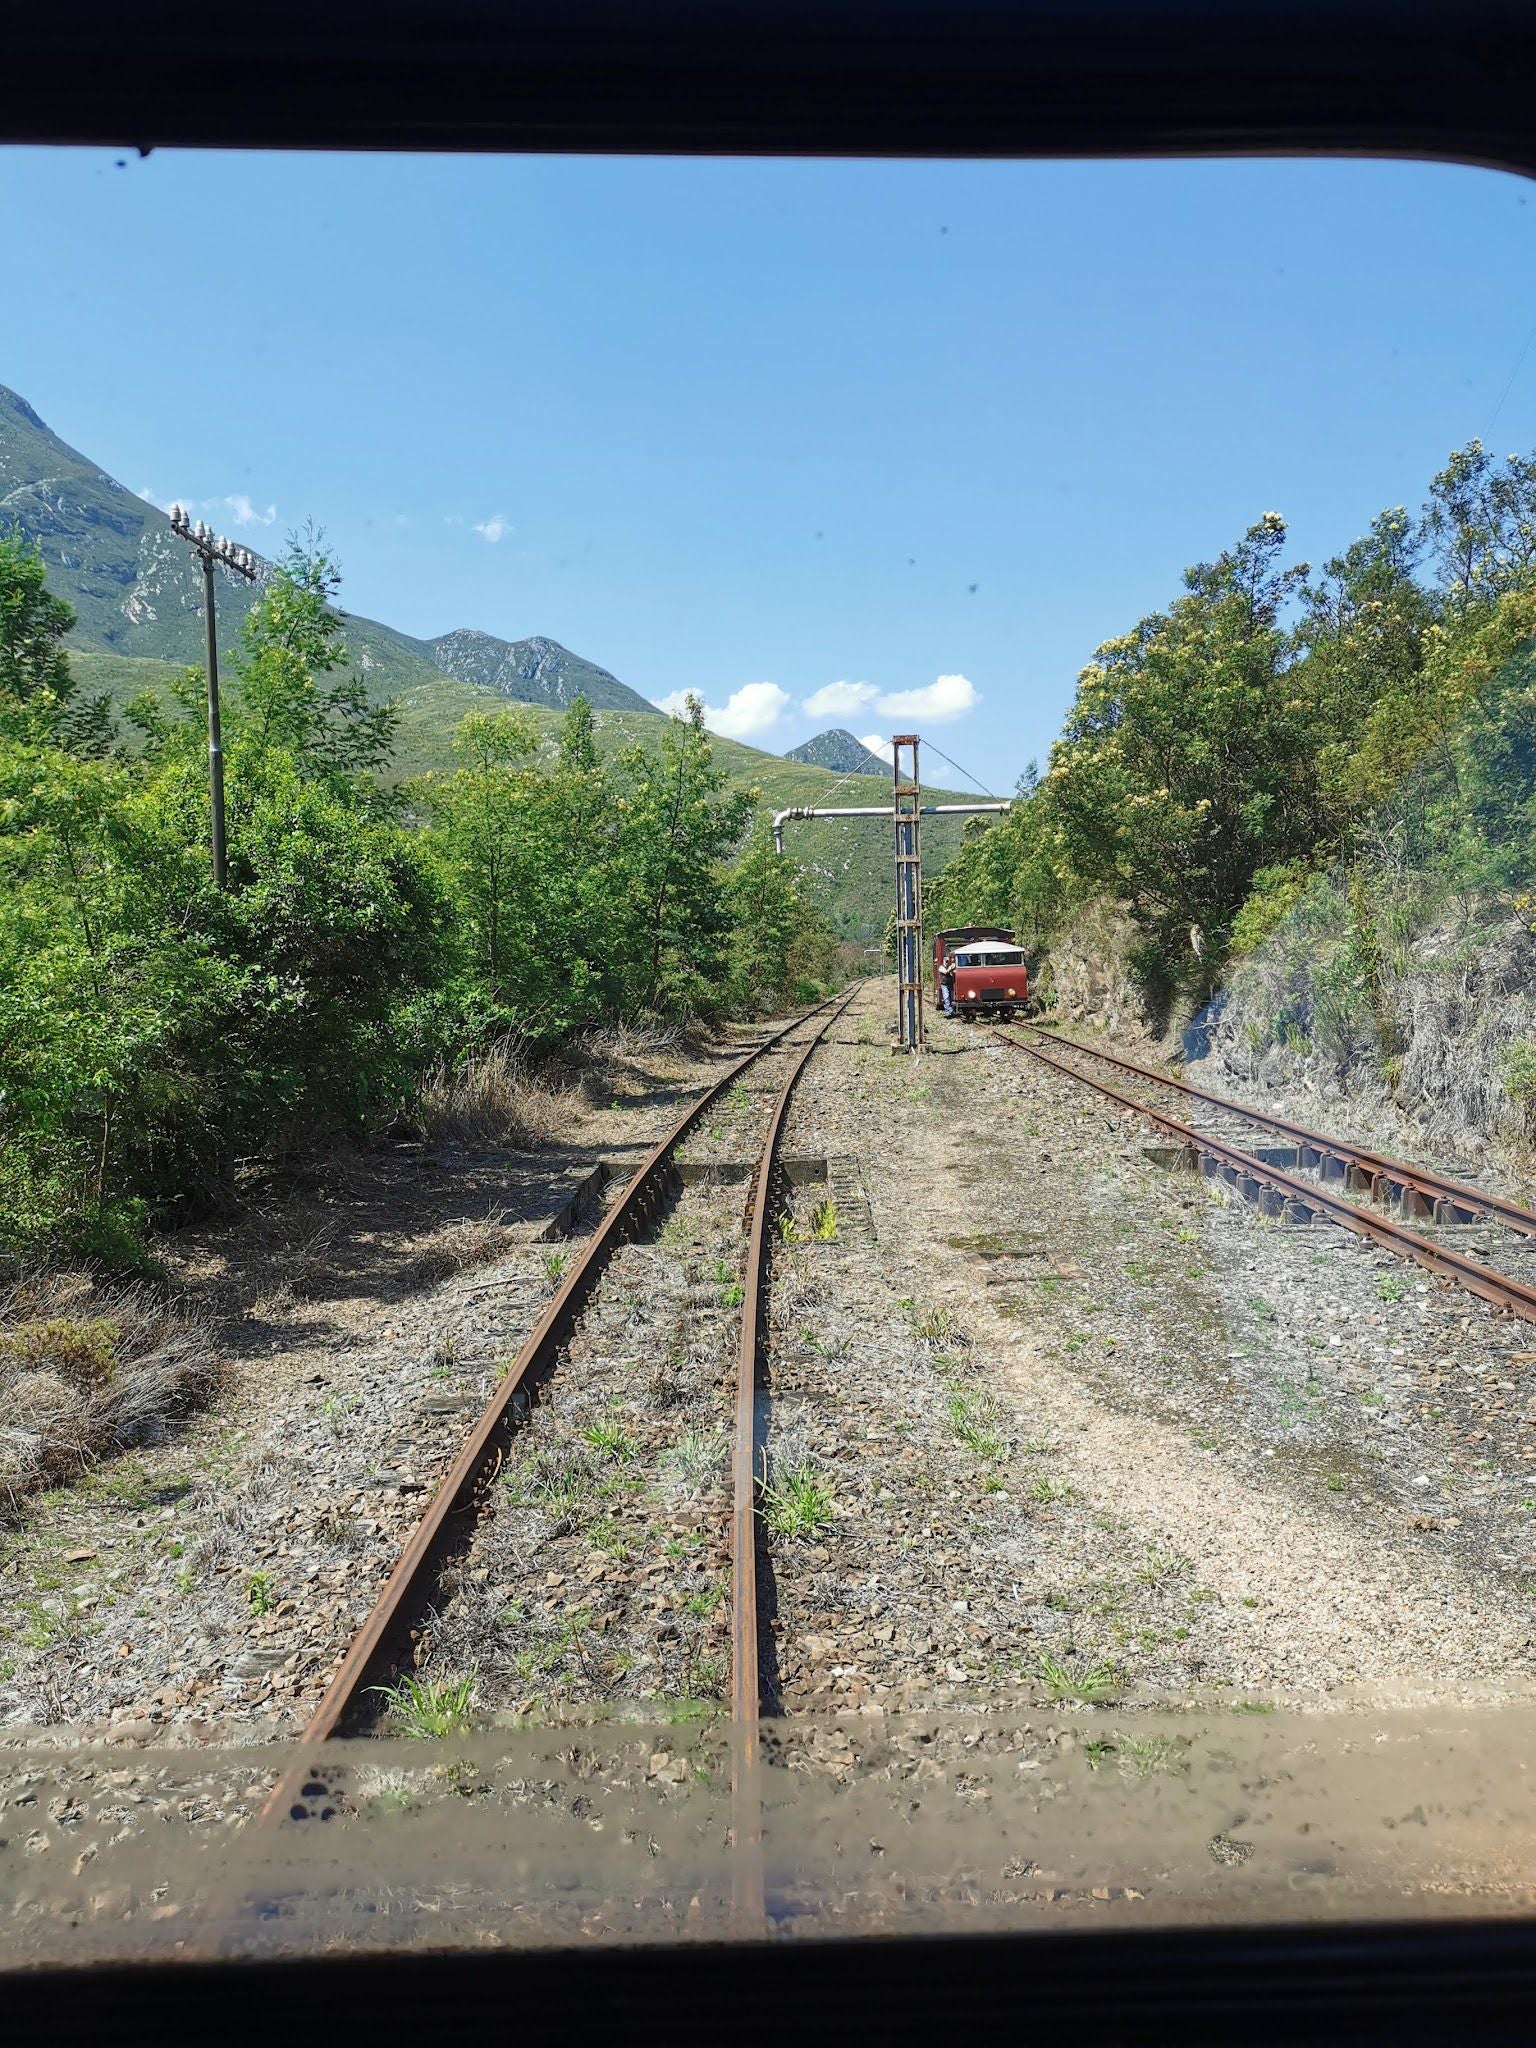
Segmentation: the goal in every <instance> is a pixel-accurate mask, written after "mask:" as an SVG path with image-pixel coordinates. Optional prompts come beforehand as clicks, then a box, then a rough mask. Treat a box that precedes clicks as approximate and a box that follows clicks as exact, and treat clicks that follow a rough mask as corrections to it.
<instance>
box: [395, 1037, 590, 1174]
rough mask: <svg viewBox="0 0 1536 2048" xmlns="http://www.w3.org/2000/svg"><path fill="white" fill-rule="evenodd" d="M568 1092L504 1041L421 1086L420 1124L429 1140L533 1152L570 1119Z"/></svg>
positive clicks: (437, 1075)
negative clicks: (504, 1146) (553, 1082)
mask: <svg viewBox="0 0 1536 2048" xmlns="http://www.w3.org/2000/svg"><path fill="white" fill-rule="evenodd" d="M566 1097H567V1091H566V1090H565V1089H564V1088H561V1087H557V1086H554V1085H552V1084H551V1079H550V1076H549V1074H548V1072H547V1071H545V1072H543V1073H540V1072H538V1071H536V1070H535V1068H534V1066H533V1064H532V1062H531V1061H530V1060H529V1059H528V1058H527V1056H526V1055H525V1054H524V1053H522V1052H521V1051H519V1049H518V1048H517V1047H516V1046H515V1045H514V1044H512V1043H511V1041H510V1040H506V1039H503V1040H501V1041H500V1042H499V1043H497V1044H496V1045H492V1046H489V1047H487V1048H486V1050H485V1051H484V1052H479V1053H475V1054H473V1055H471V1056H470V1057H469V1058H468V1059H465V1060H461V1061H459V1062H458V1063H457V1064H456V1065H455V1066H452V1067H440V1068H439V1069H438V1070H437V1072H436V1073H435V1074H433V1075H432V1076H431V1077H430V1078H429V1080H428V1081H427V1084H426V1087H425V1088H424V1089H423V1090H422V1097H421V1108H420V1112H419V1118H418V1120H419V1122H420V1125H421V1131H422V1135H423V1137H425V1138H426V1139H427V1140H428V1142H429V1143H433V1144H445V1143H453V1144H459V1145H506V1146H510V1147H511V1148H513V1149H514V1150H516V1151H532V1150H533V1149H534V1148H535V1147H537V1146H539V1145H546V1144H548V1143H549V1142H550V1140H551V1139H552V1138H554V1137H555V1136H556V1135H557V1134H558V1132H559V1131H560V1129H561V1128H562V1126H563V1125H564V1123H565V1122H566V1121H567V1119H568V1109H569V1104H568V1102H567V1099H566Z"/></svg>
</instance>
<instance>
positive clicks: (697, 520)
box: [0, 150, 1536, 790]
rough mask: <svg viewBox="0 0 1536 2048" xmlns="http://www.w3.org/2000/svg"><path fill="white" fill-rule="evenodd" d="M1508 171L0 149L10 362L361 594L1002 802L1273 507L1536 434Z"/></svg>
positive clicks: (150, 484)
mask: <svg viewBox="0 0 1536 2048" xmlns="http://www.w3.org/2000/svg"><path fill="white" fill-rule="evenodd" d="M1530 192H1531V188H1530V187H1528V186H1527V185H1526V184H1524V183H1523V182H1522V181H1520V180H1517V179H1514V178H1510V177H1506V176H1503V175H1500V174H1497V173H1493V172H1486V171H1477V170H1469V169H1462V168H1457V167H1446V166H1437V165H1396V164H1379V163H1326V164H1324V163H1313V164H1303V163H1243V164H1155V165H1154V164H1100V165H1086V166H1083V165H996V164H967V165H953V164H900V163H898V164H868V163H853V164H840V163H791V164H774V163H757V162H743V163H716V162H701V163H687V162H637V161H615V160H602V161H592V160H559V159H537V160H515V159H512V160H498V161H488V160H477V159H473V158H462V159H450V158H431V159H399V158H362V157H350V158H349V157H334V158H326V157H289V158H281V157H261V156H256V155H231V156H223V157H220V156H213V155H179V156H178V155H157V156H155V157H152V158H150V159H149V160H147V161H140V160H138V159H137V158H133V157H126V158H124V157H121V156H119V155H118V154H116V153H113V152H102V151H94V150H93V151H73V152H52V153H50V152H44V151H10V152H6V153H4V154H3V155H0V222H3V229H0V233H3V236H4V242H5V256H6V272H5V274H6V276H7V278H8V279H9V280H10V283H11V289H10V290H9V291H8V292H7V294H6V296H5V303H4V304H3V305H0V382H4V383H8V384H10V385H12V386H13V387H14V388H16V389H17V390H19V391H20V392H21V393H22V394H23V395H24V396H25V397H27V398H28V399H29V400H30V401H31V402H32V404H33V405H34V406H36V407H37V409H38V410H39V411H40V412H41V414H42V415H43V417H44V418H45V419H46V420H47V421H48V422H49V424H50V425H51V426H52V427H54V429H55V430H56V431H57V432H59V433H60V434H62V435H63V437H64V438H65V439H66V440H68V441H70V442H72V443H73V444H74V445H75V446H77V447H79V448H81V449H83V450H84V451H85V452H86V453H88V454H89V455H91V456H93V457H94V458H95V459H96V460H98V461H100V462H101V463H103V464H104V465H105V466H106V467H107V468H108V469H109V470H111V471H112V472H113V474H115V475H116V476H118V477H120V478H121V479H122V481H123V482H125V483H126V484H128V485H129V486H130V487H131V488H133V489H142V490H146V491H149V492H152V493H153V494H154V495H155V496H156V497H157V498H159V499H161V500H162V501H164V500H168V499H170V498H171V497H172V496H180V497H182V498H186V499H196V500H199V501H207V502H209V503H214V502H215V501H216V503H217V507H218V509H217V510H214V511H210V513H209V514H208V516H210V517H215V518H216V519H217V520H218V523H221V524H222V525H224V526H225V527H226V528H227V529H228V530H230V531H233V532H236V533H237V534H238V535H239V537H240V538H242V539H245V540H246V541H248V542H249V543H250V544H251V545H253V546H256V547H258V548H261V549H263V550H266V551H270V550H271V549H272V548H274V547H275V546H276V545H277V544H278V543H279V542H280V539H281V536H282V534H283V533H284V531H285V530H287V529H288V528H289V527H292V526H296V525H299V524H301V523H302V522H303V521H304V520H306V519H309V518H313V519H314V520H315V521H317V522H318V523H319V524H320V525H321V526H323V527H324V528H325V530H326V532H327V534H328V536H329V537H330V540H331V541H332V543H333V545H334V547H335V549H336V551H337V553H338V554H339V556H340V558H341V561H342V564H343V568H344V571H345V585H344V601H345V603H346V604H347V605H348V607H349V608H350V609H352V610H355V611H358V612H361V613H364V614H368V615H371V616H373V617H377V618H380V619H384V620H386V621H388V622H389V623H390V624H393V625H396V626H399V627H401V628H403V629H404V630H406V631H408V632H413V633H418V634H422V635H429V636H430V635H433V634H437V633H441V632H445V631H447V630H448V629H449V628H451V627H455V626H464V625H473V626H480V627H483V628H485V629H486V630H488V631H490V632H494V633H499V634H503V635H505V636H507V637H509V638H516V637H519V636H521V635H524V634H528V633H547V634H550V635H552V636H553V637H554V638H556V639H558V640H561V641H563V642H565V643H566V645H568V646H570V647H573V648H575V649H577V650H578V651H580V652H581V653H582V654H584V655H587V656H589V657H590V658H591V659H593V660H595V661H598V662H600V663H602V664H603V665H604V666H606V667H608V668H610V669H612V670H613V671H614V672H615V673H616V674H617V675H619V676H621V677H622V678H623V679H624V680H625V681H626V682H628V683H630V684H632V685H633V686H634V687H635V688H636V689H638V690H641V691H642V692H643V693H644V694H645V695H647V696H648V697H651V698H653V699H657V700H666V699H668V698H670V697H672V696H673V695H674V694H675V693H681V692H684V691H690V690H691V691H697V692H698V693H699V694H700V695H702V696H703V697H704V699H705V701H706V702H707V703H708V704H709V705H710V706H711V707H713V708H714V712H715V714H716V715H717V718H718V720H719V722H720V723H721V726H722V729H729V730H734V731H735V732H737V733H738V734H739V735H740V736H741V737H745V738H748V739H751V740H752V741H753V742H754V743H756V744H759V745H763V746H767V747H769V748H772V749H774V750H775V751H778V750H781V749H783V748H784V747H787V746H790V745H792V744H794V743H795V742H796V741H798V740H800V739H802V738H805V737H806V736H808V735H809V734H810V733H812V732H814V731H816V730H818V729H819V728H820V727H821V726H824V725H827V724H834V723H835V724H844V725H848V726H851V727H852V728H853V729H854V730H855V731H856V732H859V733H861V734H865V733H878V732H889V731H890V730H892V729H905V728H908V727H910V728H912V729H916V730H918V731H920V732H923V733H924V734H925V735H928V736H930V737H931V738H932V739H933V740H934V741H935V742H936V743H937V745H938V746H940V747H942V748H943V749H944V750H945V752H947V753H948V754H950V755H951V756H953V757H954V758H955V759H957V760H958V761H959V762H961V763H962V764H963V765H964V766H966V767H967V768H968V769H970V770H971V771H972V772H973V773H974V774H975V775H976V776H977V777H978V778H980V779H981V780H982V781H983V782H984V783H985V784H986V785H987V786H989V787H991V788H993V789H998V790H1006V789H1007V787H1008V786H1009V785H1010V784H1011V782H1012V780H1013V778H1014V777H1015V776H1016V775H1017V773H1018V772H1019V770H1020V769H1021V768H1022V767H1023V766H1024V764H1025V762H1026V761H1027V760H1028V759H1029V758H1030V757H1031V756H1040V757H1043V756H1044V754H1045V752H1046V750H1047V748H1048V746H1049V744H1050V740H1051V738H1052V736H1053V734H1054V733H1055V731H1056V730H1057V728H1058V726H1059V723H1060V719H1061V715H1062V711H1063V709H1064V708H1065V706H1066V704H1067V702H1068V701H1069V699H1070V696H1071V692H1072V687H1073V682H1074V678H1075V676H1076V672H1077V670H1078V669H1079V668H1080V667H1081V666H1082V664H1083V663H1084V662H1085V661H1086V660H1087V659H1088V658H1089V657H1090V656H1091V654H1092V652H1093V649H1094V647H1095V646H1096V644H1097V643H1098V642H1099V641H1101V640H1103V639H1105V638H1107V637H1108V636H1109V635H1111V634H1113V633H1117V632H1120V631H1123V630H1124V629H1125V628H1127V627H1128V626H1129V625H1131V624H1132V623H1133V622H1134V621H1135V619H1136V618H1137V617H1138V616H1140V615H1141V614H1142V613H1143V612H1145V611H1147V610H1150V609H1152V608H1155V607H1157V606H1160V605H1162V604H1164V603H1166V602H1167V601H1168V599H1169V598H1170V597H1171V596H1173V595H1174V594H1175V592H1176V590H1177V587H1178V579H1179V575H1180V572H1181V571H1182V569H1183V568H1184V566H1185V565H1186V564H1187V563H1189V562H1192V561H1195V560H1198V559H1202V558H1206V557H1209V556H1210V555H1212V554H1214V553H1216V552H1217V551H1218V550H1219V549H1220V548H1222V547H1223V546H1224V545H1226V544H1228V543H1229V542H1231V541H1232V540H1233V539H1235V538H1236V536H1237V535H1238V534H1239V533H1240V532H1241V531H1242V529H1243V528H1244V527H1245V526H1246V525H1247V524H1249V523H1250V522H1251V521H1252V520H1254V519H1256V518H1257V517H1258V516H1259V515H1260V514H1261V513H1263V512H1265V511H1267V510H1270V509H1275V510H1278V511H1280V512H1282V513H1283V514H1284V515H1285V516H1286V518H1287V519H1288V520H1289V521H1290V523H1291V533H1292V539H1293V542H1294V550H1295V553H1296V554H1297V555H1299V556H1301V557H1304V558H1307V559H1310V560H1313V561H1321V560H1322V559H1324V558H1325V557H1326V556H1327V555H1328V554H1330V553H1332V552H1334V551H1336V550H1337V549H1339V548H1341V547H1342V546H1344V545H1345V544H1347V543H1348V541H1350V540H1351V539H1352V538H1353V537H1354V536H1355V535H1356V534H1358V533H1359V532H1360V531H1361V530H1362V529H1363V528H1364V527H1365V525H1366V523H1367V522H1368V521H1369V519H1370V518H1371V517H1372V515H1373V514H1374V513H1375V512H1376V511H1377V510H1379V509H1380V507H1381V506H1383V505H1385V504H1393V503H1399V502H1406V503H1408V504H1409V505H1417V503H1418V502H1419V501H1420V499H1421V497H1422V493H1423V487H1424V485H1425V484H1426V483H1427V481H1428V479H1429V477H1430V476H1431V474H1432V473H1433V472H1434V470H1435V469H1436V468H1437V467H1438V466H1439V465H1440V463H1441V462H1442V461H1443V459H1444V457H1445V455H1446V453H1447V452H1448V451H1449V450H1450V449H1451V448H1452V447H1453V446H1456V445H1458V444H1460V443H1462V442H1464V441H1466V440H1467V439H1469V438H1470V437H1471V436H1473V435H1475V434H1482V435H1485V436H1486V437H1487V438H1488V439H1489V440H1490V445H1492V446H1493V447H1494V448H1495V449H1496V450H1498V451H1499V452H1503V451H1505V450H1507V449H1514V448H1520V449H1529V448H1530V447H1532V446H1533V445H1536V347H1532V348H1531V349H1530V351H1529V353H1528V354H1527V355H1526V356H1525V358H1524V360H1523V362H1522V361H1521V355H1522V350H1524V349H1525V348H1526V346H1527V344H1528V342H1529V340H1530V337H1531V334H1532V330H1533V327H1536V206H1533V205H1532V204H1531V203H1530ZM1517 365H1518V370H1517ZM1512 374H1513V382H1512V383H1511V377H1512ZM1490 429H1491V432H1490ZM837 685H842V686H843V687H842V689H841V690H839V689H838V688H836V687H835V686H837ZM754 686H756V687H754ZM742 692H745V693H746V694H745V695H742V694H740V693H742ZM912 693H917V694H915V695H914V694H912ZM733 698H734V699H735V704H734V708H733V706H732V700H733ZM945 772H946V779H948V780H950V781H953V780H954V778H953V777H952V776H948V774H947V771H945Z"/></svg>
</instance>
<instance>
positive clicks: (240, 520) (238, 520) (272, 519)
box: [218, 491, 277, 526]
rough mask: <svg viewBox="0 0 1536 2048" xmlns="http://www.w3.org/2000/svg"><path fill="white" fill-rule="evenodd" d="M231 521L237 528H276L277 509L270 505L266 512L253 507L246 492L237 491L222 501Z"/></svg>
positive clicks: (220, 501)
mask: <svg viewBox="0 0 1536 2048" xmlns="http://www.w3.org/2000/svg"><path fill="white" fill-rule="evenodd" d="M218 502H219V503H221V504H222V505H223V507H224V509H225V511H226V512H227V513H228V515H229V517H230V519H231V520H232V521H233V522H234V524H235V525H236V526H275V525H276V523H277V507H276V506H275V505H269V506H268V507H267V509H266V511H265V512H262V511H260V510H259V509H258V508H257V507H256V506H255V505H253V504H252V503H251V501H250V499H249V498H248V497H247V496H246V495H245V493H244V491H236V492H234V493H233V494H232V495H231V496H230V497H227V498H223V499H220V500H219V501H218Z"/></svg>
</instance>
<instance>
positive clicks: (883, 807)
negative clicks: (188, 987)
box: [773, 803, 1013, 853]
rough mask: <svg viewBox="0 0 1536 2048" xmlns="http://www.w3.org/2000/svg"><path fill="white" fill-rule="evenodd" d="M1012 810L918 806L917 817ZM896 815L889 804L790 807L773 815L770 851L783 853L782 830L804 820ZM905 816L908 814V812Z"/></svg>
mask: <svg viewBox="0 0 1536 2048" xmlns="http://www.w3.org/2000/svg"><path fill="white" fill-rule="evenodd" d="M1012 809H1013V806H1012V804H1003V803H996V804H920V805H919V806H918V808H917V812H916V815H917V816H918V817H922V818H954V817H961V816H965V817H971V816H975V815H977V814H978V813H980V812H983V811H984V812H986V813H988V814H989V815H990V816H993V817H1004V816H1006V815H1007V813H1008V812H1009V811H1011V810H1012ZM896 815H897V813H896V810H895V808H894V806H893V805H891V804H844V805H832V804H791V805H790V807H789V809H788V810H785V811H775V812H774V814H773V850H774V852H775V853H782V852H783V851H784V827H785V826H786V825H792V824H795V823H797V822H799V821H800V820H801V819H804V818H889V819H892V820H894V819H895V817H896ZM908 815H911V814H910V813H909V814H908Z"/></svg>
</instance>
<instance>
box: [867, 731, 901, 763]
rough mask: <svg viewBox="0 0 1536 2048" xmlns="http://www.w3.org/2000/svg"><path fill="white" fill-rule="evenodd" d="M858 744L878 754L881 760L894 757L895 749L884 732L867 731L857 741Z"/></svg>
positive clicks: (889, 759)
mask: <svg viewBox="0 0 1536 2048" xmlns="http://www.w3.org/2000/svg"><path fill="white" fill-rule="evenodd" d="M859 745H860V746H861V747H868V749H869V751H870V752H871V753H872V754H878V755H879V756H880V758H881V760H882V761H891V760H894V759H895V756H896V749H895V748H894V747H893V746H892V745H891V743H890V741H889V740H888V739H887V738H886V737H885V735H884V733H879V732H868V733H866V734H865V735H864V737H863V739H861V740H860V741H859Z"/></svg>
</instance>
